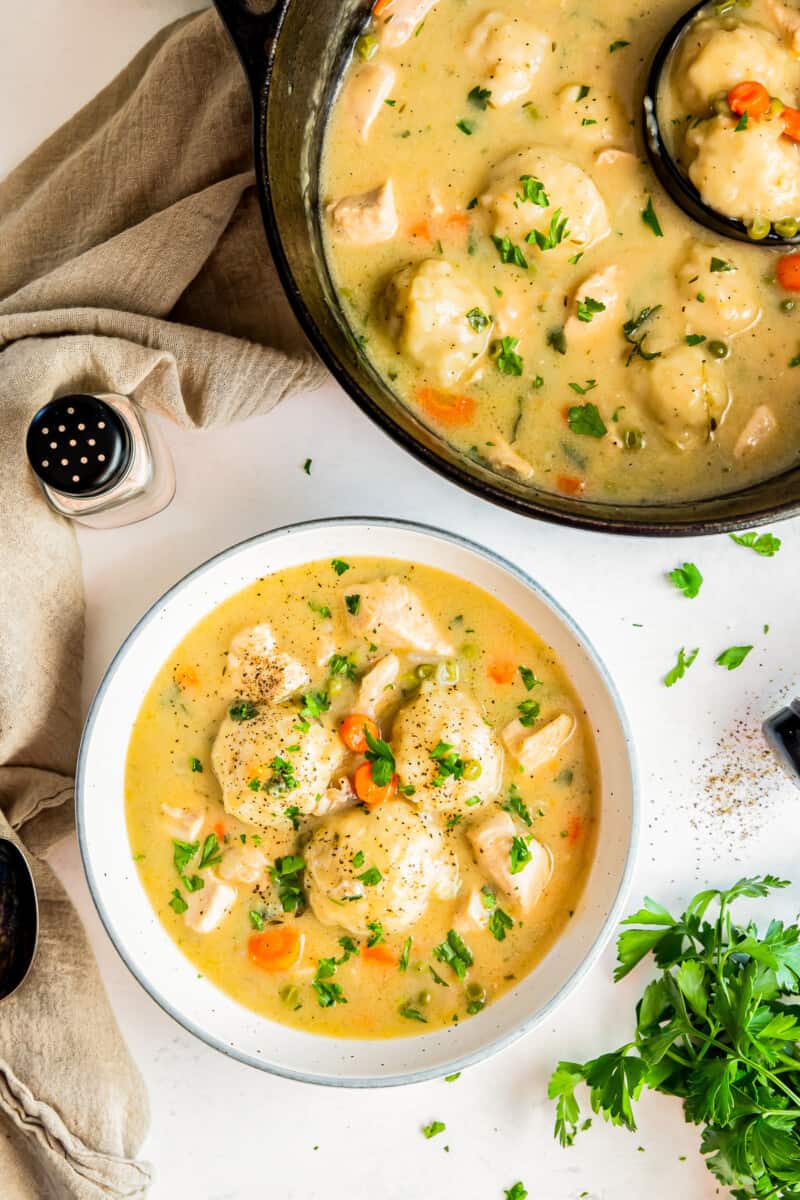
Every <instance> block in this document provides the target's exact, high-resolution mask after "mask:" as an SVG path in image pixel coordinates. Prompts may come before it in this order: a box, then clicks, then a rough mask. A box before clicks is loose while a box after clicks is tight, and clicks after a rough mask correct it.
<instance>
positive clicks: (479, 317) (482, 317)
mask: <svg viewBox="0 0 800 1200" xmlns="http://www.w3.org/2000/svg"><path fill="white" fill-rule="evenodd" d="M467 320H468V321H469V323H470V325H471V326H472V328H473V329H474V330H475V332H476V333H480V332H481V330H482V329H488V327H489V326H490V325H491V323H492V318H491V317H487V315H486V313H485V312H484V311H483V309H481V308H471V309H470V310H469V312H468V313H467Z"/></svg>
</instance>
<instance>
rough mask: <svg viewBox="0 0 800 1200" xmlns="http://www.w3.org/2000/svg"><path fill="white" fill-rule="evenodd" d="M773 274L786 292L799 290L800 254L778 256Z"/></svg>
mask: <svg viewBox="0 0 800 1200" xmlns="http://www.w3.org/2000/svg"><path fill="white" fill-rule="evenodd" d="M775 274H776V276H777V279H778V283H779V284H780V285H781V287H782V288H785V289H786V291H787V292H800V254H785V255H784V256H783V258H779V259H778V266H777V268H776V270H775Z"/></svg>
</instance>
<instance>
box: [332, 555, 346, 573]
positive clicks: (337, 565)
mask: <svg viewBox="0 0 800 1200" xmlns="http://www.w3.org/2000/svg"><path fill="white" fill-rule="evenodd" d="M331 566H332V567H333V569H334V571H335V572H336V574H337V575H344V573H345V571H349V570H350V563H349V562H345V561H344V559H343V558H332V559H331Z"/></svg>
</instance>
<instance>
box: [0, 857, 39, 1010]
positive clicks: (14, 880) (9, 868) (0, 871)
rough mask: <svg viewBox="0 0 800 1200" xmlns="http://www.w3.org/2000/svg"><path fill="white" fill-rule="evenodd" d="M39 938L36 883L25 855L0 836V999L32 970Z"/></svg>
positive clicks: (14, 989) (15, 987)
mask: <svg viewBox="0 0 800 1200" xmlns="http://www.w3.org/2000/svg"><path fill="white" fill-rule="evenodd" d="M38 940H39V906H38V903H37V899H36V885H35V883H34V882H33V875H32V874H31V870H30V867H29V866H28V864H27V862H26V860H25V856H24V855H23V853H22V851H21V850H20V849H19V847H18V846H17V845H16V844H15V843H14V842H12V841H9V839H8V838H3V837H0V1000H5V999H6V997H7V996H10V995H11V993H12V992H15V991H16V990H17V988H18V987H19V986H20V985H21V983H22V982H23V980H24V979H25V976H26V975H27V974H28V972H29V971H30V969H31V966H32V964H33V960H34V958H35V956H36V944H37V942H38Z"/></svg>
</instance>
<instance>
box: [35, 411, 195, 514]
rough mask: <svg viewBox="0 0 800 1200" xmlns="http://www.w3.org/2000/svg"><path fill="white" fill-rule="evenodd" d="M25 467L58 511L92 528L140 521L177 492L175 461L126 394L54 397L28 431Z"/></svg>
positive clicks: (167, 501) (168, 500)
mask: <svg viewBox="0 0 800 1200" xmlns="http://www.w3.org/2000/svg"><path fill="white" fill-rule="evenodd" d="M25 448H26V451H27V454H28V461H29V462H30V465H31V467H32V468H33V470H34V472H35V474H36V476H37V478H38V480H39V483H40V485H41V488H42V491H43V492H44V495H45V499H46V500H47V502H48V504H49V505H50V507H51V508H52V509H54V510H55V512H57V513H59V514H60V515H61V516H62V517H69V518H70V519H71V520H73V521H80V522H81V524H83V525H91V526H93V527H94V528H95V529H110V528H114V527H115V526H118V525H131V524H133V522H134V521H143V520H144V519H145V517H152V516H154V515H155V514H156V513H158V512H161V510H162V508H166V506H167V505H168V504H169V502H170V500H171V499H172V497H173V496H174V494H175V470H174V467H173V465H172V456H171V455H170V452H169V448H168V447H167V445H166V443H165V441H164V439H163V437H162V435H161V432H160V430H159V429H158V426H157V424H156V423H155V421H152V420H150V419H148V417H147V414H146V413H145V411H144V409H143V408H141V407H140V406H139V405H138V404H136V403H135V401H133V400H131V399H130V398H129V397H128V396H117V395H112V394H110V393H108V394H104V395H102V396H91V395H84V394H78V395H70V396H58V397H56V399H54V400H51V401H50V402H49V404H45V406H44V408H40V409H39V411H38V412H37V414H36V416H35V417H34V418H33V420H32V421H31V423H30V426H29V428H28V436H27V439H26V446H25Z"/></svg>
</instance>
